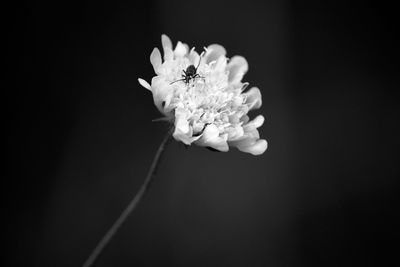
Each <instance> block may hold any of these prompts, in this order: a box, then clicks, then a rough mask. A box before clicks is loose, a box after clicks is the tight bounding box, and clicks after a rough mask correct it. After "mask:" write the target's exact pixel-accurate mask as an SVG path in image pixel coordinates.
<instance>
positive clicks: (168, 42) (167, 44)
mask: <svg viewBox="0 0 400 267" xmlns="http://www.w3.org/2000/svg"><path fill="white" fill-rule="evenodd" d="M161 43H162V46H163V48H164V49H165V48H170V49H172V42H171V39H169V37H168V36H167V35H166V34H163V35H161Z"/></svg>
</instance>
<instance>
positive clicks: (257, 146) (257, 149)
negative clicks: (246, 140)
mask: <svg viewBox="0 0 400 267" xmlns="http://www.w3.org/2000/svg"><path fill="white" fill-rule="evenodd" d="M267 147H268V142H267V141H266V140H264V139H258V140H257V141H255V142H254V143H252V144H250V145H238V146H237V148H238V149H239V150H240V151H243V152H247V153H251V154H253V155H255V156H258V155H261V154H262V153H264V152H265V150H267Z"/></svg>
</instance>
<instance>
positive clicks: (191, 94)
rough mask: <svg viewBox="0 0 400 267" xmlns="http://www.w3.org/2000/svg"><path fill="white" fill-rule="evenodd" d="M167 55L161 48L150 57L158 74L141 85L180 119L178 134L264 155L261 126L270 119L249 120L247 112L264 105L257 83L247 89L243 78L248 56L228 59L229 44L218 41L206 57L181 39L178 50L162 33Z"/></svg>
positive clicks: (188, 141) (168, 115)
mask: <svg viewBox="0 0 400 267" xmlns="http://www.w3.org/2000/svg"><path fill="white" fill-rule="evenodd" d="M161 41H162V46H163V51H164V57H163V59H164V60H162V58H161V53H160V51H159V50H158V48H154V50H153V52H152V53H151V55H150V62H151V64H152V65H153V67H154V71H155V73H156V74H157V75H156V76H155V77H153V79H152V80H151V85H150V84H149V83H148V82H146V81H145V80H143V79H141V78H139V79H138V81H139V83H140V84H141V85H142V86H143V87H144V88H146V89H148V90H150V91H151V92H152V93H153V98H154V103H155V105H156V106H157V108H158V109H159V110H160V112H161V113H163V114H164V115H165V118H164V119H165V120H169V121H171V122H173V123H174V125H175V129H174V133H173V137H174V138H175V139H176V140H177V141H181V142H183V143H184V144H186V145H191V144H192V143H194V144H196V145H199V146H205V147H209V148H212V149H215V150H219V151H223V152H226V151H228V150H229V146H232V147H237V148H238V149H239V150H241V151H243V152H248V153H251V154H253V155H260V154H262V153H264V151H265V150H266V149H267V141H266V140H264V139H260V135H259V133H258V130H257V129H258V128H259V127H260V126H261V125H262V124H263V123H264V117H263V116H262V115H258V116H257V117H256V118H255V119H253V120H249V116H248V115H247V113H248V112H249V111H250V110H252V109H257V108H260V107H261V104H262V100H261V93H260V90H259V89H258V88H257V87H253V88H251V89H250V90H248V91H244V90H245V89H246V87H247V85H248V83H243V82H242V77H243V75H244V74H245V73H246V72H247V70H248V64H247V61H246V59H245V58H244V57H241V56H234V57H232V58H231V59H228V58H227V57H226V51H225V48H224V47H222V46H221V45H217V44H213V45H210V46H208V47H207V48H204V49H205V51H204V52H203V53H201V54H200V55H199V54H198V53H197V52H196V51H195V49H194V48H192V49H190V50H189V47H188V45H187V44H184V43H182V42H178V44H177V45H176V47H175V49H173V46H172V42H171V40H170V39H169V38H168V36H166V35H162V37H161Z"/></svg>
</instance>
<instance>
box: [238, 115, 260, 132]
mask: <svg viewBox="0 0 400 267" xmlns="http://www.w3.org/2000/svg"><path fill="white" fill-rule="evenodd" d="M264 120H265V119H264V116H263V115H258V116H257V117H255V118H254V119H253V120H252V121H249V122H248V123H246V124H245V125H243V129H244V131H245V132H246V133H247V134H252V132H253V131H255V130H256V129H257V128H259V127H261V126H262V125H263V124H264ZM257 133H258V132H257Z"/></svg>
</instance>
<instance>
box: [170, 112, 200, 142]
mask: <svg viewBox="0 0 400 267" xmlns="http://www.w3.org/2000/svg"><path fill="white" fill-rule="evenodd" d="M188 116H189V114H188V111H186V110H185V109H183V108H176V109H175V123H174V124H175V131H174V133H173V134H172V136H173V137H174V138H175V140H177V141H181V142H182V143H184V144H186V145H190V144H191V143H192V142H194V141H196V140H197V139H199V138H200V137H201V136H193V128H192V126H190V125H189V122H188V120H187V118H188Z"/></svg>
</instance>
